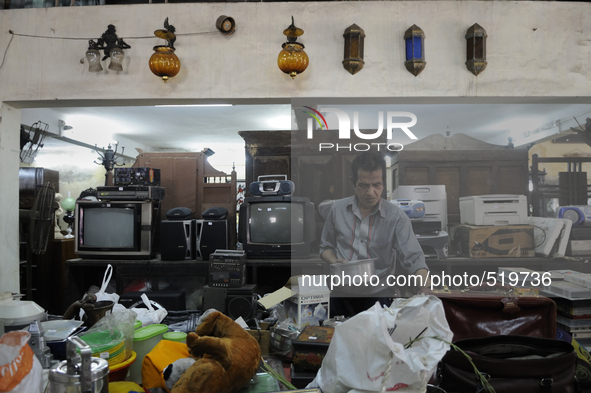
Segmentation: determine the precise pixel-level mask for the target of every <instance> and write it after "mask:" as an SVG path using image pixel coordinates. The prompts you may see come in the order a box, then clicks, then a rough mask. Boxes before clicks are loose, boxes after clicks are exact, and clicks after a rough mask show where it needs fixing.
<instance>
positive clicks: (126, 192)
mask: <svg viewBox="0 0 591 393" xmlns="http://www.w3.org/2000/svg"><path fill="white" fill-rule="evenodd" d="M96 198H97V199H100V200H101V201H144V200H145V201H160V200H162V199H164V188H163V187H151V186H126V187H117V186H104V187H97V188H96Z"/></svg>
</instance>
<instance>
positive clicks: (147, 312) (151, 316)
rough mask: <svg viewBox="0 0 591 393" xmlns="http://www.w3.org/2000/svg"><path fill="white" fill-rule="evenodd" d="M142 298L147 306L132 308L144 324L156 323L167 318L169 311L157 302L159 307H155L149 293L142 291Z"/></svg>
mask: <svg viewBox="0 0 591 393" xmlns="http://www.w3.org/2000/svg"><path fill="white" fill-rule="evenodd" d="M141 299H142V301H143V302H144V304H145V306H146V307H147V308H137V307H134V308H132V309H131V310H133V311H135V313H136V314H137V320H138V321H141V322H142V326H148V325H155V324H158V323H160V322H162V320H163V319H164V318H166V316H167V315H168V311H166V309H165V308H164V307H162V306H161V305H159V304H157V303H156V305H157V306H156V307H157V308H154V306H153V305H152V302H150V299H148V295H146V294H145V293H142V296H141Z"/></svg>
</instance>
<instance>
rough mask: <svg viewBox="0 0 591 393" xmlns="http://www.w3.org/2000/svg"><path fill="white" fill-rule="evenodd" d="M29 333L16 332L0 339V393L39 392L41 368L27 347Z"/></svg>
mask: <svg viewBox="0 0 591 393" xmlns="http://www.w3.org/2000/svg"><path fill="white" fill-rule="evenodd" d="M30 338H31V333H29V332H26V331H24V330H17V331H13V332H8V333H5V334H4V335H3V336H2V337H1V338H0V392H7V393H19V392H41V391H42V390H43V367H42V366H41V363H40V362H39V359H37V356H35V353H33V350H32V349H31V347H30V346H29V345H28V342H29V339H30Z"/></svg>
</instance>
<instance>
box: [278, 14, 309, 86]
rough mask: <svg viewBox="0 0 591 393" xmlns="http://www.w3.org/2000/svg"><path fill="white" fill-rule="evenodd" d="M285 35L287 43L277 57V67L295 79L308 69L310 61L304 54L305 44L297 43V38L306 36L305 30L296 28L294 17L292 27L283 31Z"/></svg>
mask: <svg viewBox="0 0 591 393" xmlns="http://www.w3.org/2000/svg"><path fill="white" fill-rule="evenodd" d="M283 34H285V35H286V36H287V42H285V43H284V44H283V45H281V47H282V48H283V49H282V50H281V52H279V57H277V66H278V67H279V69H280V70H281V71H283V72H285V73H286V74H288V75H289V76H291V78H292V79H293V78H295V77H296V75H298V74H301V73H302V72H304V71H305V70H306V68H308V62H309V59H308V55H307V54H306V52H304V44H302V43H301V42H296V40H297V38H298V37H299V36H301V35H302V34H304V30H302V29H300V28H298V27H295V25H294V21H293V16H292V17H291V26H289V27H288V28H287V29H285V30H283Z"/></svg>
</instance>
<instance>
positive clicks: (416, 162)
mask: <svg viewBox="0 0 591 393" xmlns="http://www.w3.org/2000/svg"><path fill="white" fill-rule="evenodd" d="M433 137H434V138H433ZM441 138H444V137H442V136H440V135H433V136H431V137H427V138H425V139H423V140H421V141H418V142H415V143H413V144H411V145H408V146H405V148H404V150H402V151H400V152H397V153H396V154H394V155H393V158H392V187H393V189H395V188H397V187H398V186H400V185H439V184H443V185H445V189H446V192H447V216H448V221H447V222H448V224H458V223H459V222H460V204H459V199H460V197H463V196H470V195H487V194H517V195H528V179H529V177H528V155H527V150H525V149H524V150H513V149H507V148H505V147H504V146H498V145H491V144H488V143H485V142H481V141H478V140H476V139H474V138H471V137H469V136H467V135H462V134H457V135H454V136H453V137H451V138H444V139H441ZM438 141H439V143H437V142H438Z"/></svg>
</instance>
